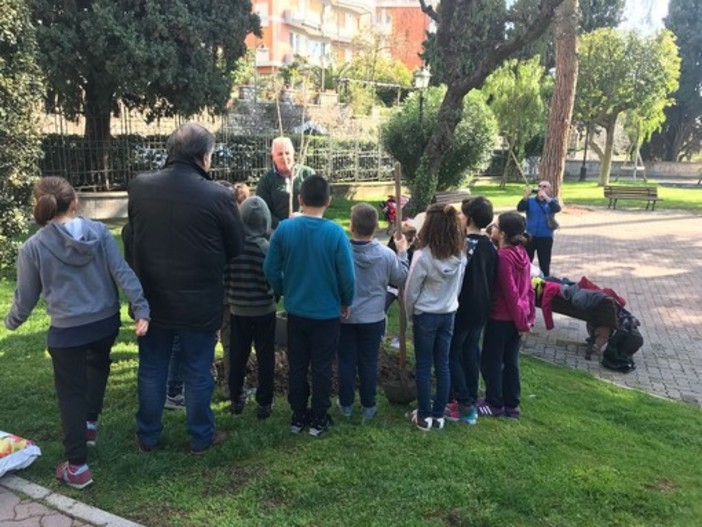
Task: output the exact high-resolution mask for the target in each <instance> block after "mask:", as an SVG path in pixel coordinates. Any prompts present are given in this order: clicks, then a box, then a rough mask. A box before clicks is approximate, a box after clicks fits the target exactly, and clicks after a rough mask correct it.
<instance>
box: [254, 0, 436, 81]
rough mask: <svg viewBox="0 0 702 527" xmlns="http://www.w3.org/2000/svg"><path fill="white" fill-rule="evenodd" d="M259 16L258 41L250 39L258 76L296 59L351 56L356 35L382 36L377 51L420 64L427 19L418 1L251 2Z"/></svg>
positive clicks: (339, 60) (326, 60) (318, 62)
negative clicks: (260, 32) (259, 33)
mask: <svg viewBox="0 0 702 527" xmlns="http://www.w3.org/2000/svg"><path fill="white" fill-rule="evenodd" d="M253 10H254V11H255V12H256V13H257V14H258V15H259V17H260V18H261V30H262V33H263V37H262V38H258V37H256V36H254V35H249V36H248V37H247V39H246V45H247V46H248V47H249V48H250V49H251V48H253V49H255V50H256V65H257V69H258V71H259V73H263V74H265V73H272V72H274V71H276V70H277V69H278V68H280V67H281V66H284V65H285V64H290V63H291V62H292V61H293V60H294V57H295V55H301V56H304V57H306V58H307V59H308V60H309V62H310V63H311V64H314V65H317V66H327V65H329V64H331V63H335V64H339V63H343V62H348V61H350V60H351V59H352V57H353V46H352V41H353V39H354V37H355V36H356V35H359V34H360V35H362V34H363V33H364V32H365V33H369V34H370V33H371V32H376V33H377V34H380V35H382V38H383V41H384V42H383V45H382V48H383V49H384V50H385V51H386V52H388V53H389V54H391V55H392V56H393V57H395V58H397V59H399V60H401V61H402V62H404V63H405V64H406V65H407V66H408V67H409V68H410V69H416V68H418V67H419V66H420V65H421V59H420V58H419V56H418V53H419V52H420V51H421V48H422V41H423V40H424V33H425V31H427V30H430V29H431V25H430V22H429V18H428V17H427V16H426V15H424V14H423V13H422V12H421V8H420V7H419V2H418V1H417V0H253Z"/></svg>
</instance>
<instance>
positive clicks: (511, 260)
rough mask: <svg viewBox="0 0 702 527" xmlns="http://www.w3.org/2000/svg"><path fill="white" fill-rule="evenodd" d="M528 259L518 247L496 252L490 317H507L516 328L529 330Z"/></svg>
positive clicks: (531, 301) (533, 314)
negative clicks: (495, 275) (493, 293)
mask: <svg viewBox="0 0 702 527" xmlns="http://www.w3.org/2000/svg"><path fill="white" fill-rule="evenodd" d="M529 271H530V262H529V256H528V255H527V252H526V250H525V249H524V247H522V246H516V247H512V246H508V247H502V248H501V249H499V250H498V251H497V280H496V281H495V295H494V299H493V302H492V310H491V312H490V318H492V319H495V320H511V321H512V322H514V325H515V326H517V330H518V331H529V330H530V329H531V326H532V325H533V324H534V320H535V318H536V308H535V307H534V290H533V289H532V287H531V277H530V273H529Z"/></svg>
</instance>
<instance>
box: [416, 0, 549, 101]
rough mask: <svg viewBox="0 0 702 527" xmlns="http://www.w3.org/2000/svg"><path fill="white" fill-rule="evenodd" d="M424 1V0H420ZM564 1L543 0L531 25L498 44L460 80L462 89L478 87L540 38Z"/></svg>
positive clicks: (467, 90)
mask: <svg viewBox="0 0 702 527" xmlns="http://www.w3.org/2000/svg"><path fill="white" fill-rule="evenodd" d="M420 1H422V0H420ZM561 3H563V0H542V1H541V5H540V8H539V14H538V15H537V16H536V18H535V19H534V21H533V22H532V23H531V25H530V26H529V27H528V28H527V29H526V31H524V32H523V33H521V34H519V35H517V36H515V37H513V38H511V39H509V40H506V41H505V42H503V43H501V44H498V45H497V46H496V47H495V48H494V49H493V50H492V51H491V52H490V53H489V54H488V56H487V57H486V59H485V60H484V61H482V63H481V64H480V67H479V68H478V69H477V70H476V71H475V72H474V73H473V74H472V75H471V76H469V77H468V78H466V79H463V80H462V81H460V84H461V88H462V91H463V90H465V93H468V92H469V91H470V90H472V89H473V88H477V87H478V86H480V85H481V84H482V82H483V81H484V80H485V79H486V78H487V76H488V75H489V74H490V73H491V72H492V71H493V70H494V69H495V68H496V67H497V66H499V65H500V64H501V63H502V61H504V60H505V59H506V58H508V57H509V56H510V55H512V54H513V53H515V52H517V51H519V50H520V49H521V48H523V47H524V46H525V45H526V44H529V43H530V42H533V41H534V40H536V39H537V38H539V37H540V36H541V35H542V34H543V33H544V31H546V29H548V26H549V25H550V24H551V20H553V16H554V12H555V10H556V8H557V7H558V6H559V5H561Z"/></svg>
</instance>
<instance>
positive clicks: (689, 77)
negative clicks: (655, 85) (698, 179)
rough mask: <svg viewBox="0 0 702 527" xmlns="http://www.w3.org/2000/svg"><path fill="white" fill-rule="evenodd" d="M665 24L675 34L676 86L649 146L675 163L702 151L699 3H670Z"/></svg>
mask: <svg viewBox="0 0 702 527" xmlns="http://www.w3.org/2000/svg"><path fill="white" fill-rule="evenodd" d="M665 25H666V27H667V28H668V29H670V30H671V31H672V32H673V33H675V36H676V37H677V43H678V47H679V48H680V56H681V59H682V63H681V66H680V87H679V88H678V91H677V92H675V96H674V97H675V104H674V105H673V106H671V107H669V108H667V109H666V110H665V114H666V121H665V124H664V125H663V129H662V130H661V132H660V133H657V134H655V135H654V137H653V139H652V141H651V142H652V145H651V147H652V153H653V154H654V155H656V156H657V157H660V158H662V159H665V160H667V161H679V160H681V159H683V158H687V159H689V158H690V157H692V155H693V154H695V153H696V152H699V150H700V148H702V3H700V2H699V0H670V4H669V5H668V16H667V17H666V19H665Z"/></svg>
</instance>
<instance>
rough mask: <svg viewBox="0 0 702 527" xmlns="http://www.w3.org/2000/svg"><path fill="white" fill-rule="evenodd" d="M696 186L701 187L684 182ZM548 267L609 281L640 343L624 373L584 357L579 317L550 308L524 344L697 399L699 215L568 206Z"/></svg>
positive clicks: (701, 377)
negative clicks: (548, 319)
mask: <svg viewBox="0 0 702 527" xmlns="http://www.w3.org/2000/svg"><path fill="white" fill-rule="evenodd" d="M690 191H691V192H702V189H695V190H692V189H691V190H690ZM558 221H559V222H560V224H561V226H562V228H561V229H560V230H559V231H558V232H557V237H556V241H555V244H554V251H553V255H554V256H553V262H552V264H551V273H552V274H553V275H554V276H559V277H568V278H570V279H572V280H574V281H577V280H578V279H579V278H580V277H581V276H587V277H588V278H590V279H591V280H592V281H594V282H595V283H597V284H598V285H601V286H607V287H611V288H613V289H615V290H616V291H617V292H618V293H620V294H621V295H622V296H624V298H625V299H626V300H627V302H628V305H627V308H628V309H629V310H630V311H631V312H632V313H634V314H635V315H636V316H637V317H638V318H639V320H641V328H640V330H641V333H642V334H643V337H644V339H645V342H644V346H643V347H642V349H641V350H639V352H638V353H637V354H636V355H635V357H634V359H635V361H636V365H637V368H636V370H635V371H633V372H632V373H629V374H626V375H625V374H620V373H616V372H611V371H609V370H606V369H604V368H602V367H601V366H600V365H599V361H598V359H599V356H598V355H593V358H592V360H591V361H586V360H585V358H584V354H585V345H584V342H585V338H586V337H587V332H586V330H585V323H584V322H582V321H579V320H575V319H571V318H568V317H565V316H563V315H555V316H554V320H555V328H554V329H553V330H551V331H546V329H545V327H544V324H543V319H542V318H541V313H540V311H539V310H537V325H536V328H535V331H534V334H533V335H530V336H529V337H528V338H527V341H526V343H525V346H524V351H525V352H526V353H528V354H530V355H533V356H535V357H539V358H543V359H545V360H547V361H549V362H553V363H555V364H560V365H563V366H570V367H573V368H577V369H581V370H586V371H589V372H590V373H592V374H594V375H596V376H597V377H601V378H603V379H607V380H610V381H612V382H614V383H616V384H620V385H623V386H628V387H632V388H638V389H641V390H645V391H647V392H649V393H652V394H654V395H658V396H662V397H668V398H671V399H677V400H683V401H686V402H689V403H692V404H697V405H701V404H702V287H701V286H700V281H701V280H702V234H701V231H702V215H700V214H695V213H692V212H684V211H677V212H671V211H659V210H656V211H655V212H651V211H645V210H642V209H636V210H633V209H630V210H614V211H613V210H607V209H580V208H571V209H569V210H567V211H564V212H563V213H561V214H559V215H558Z"/></svg>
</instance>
